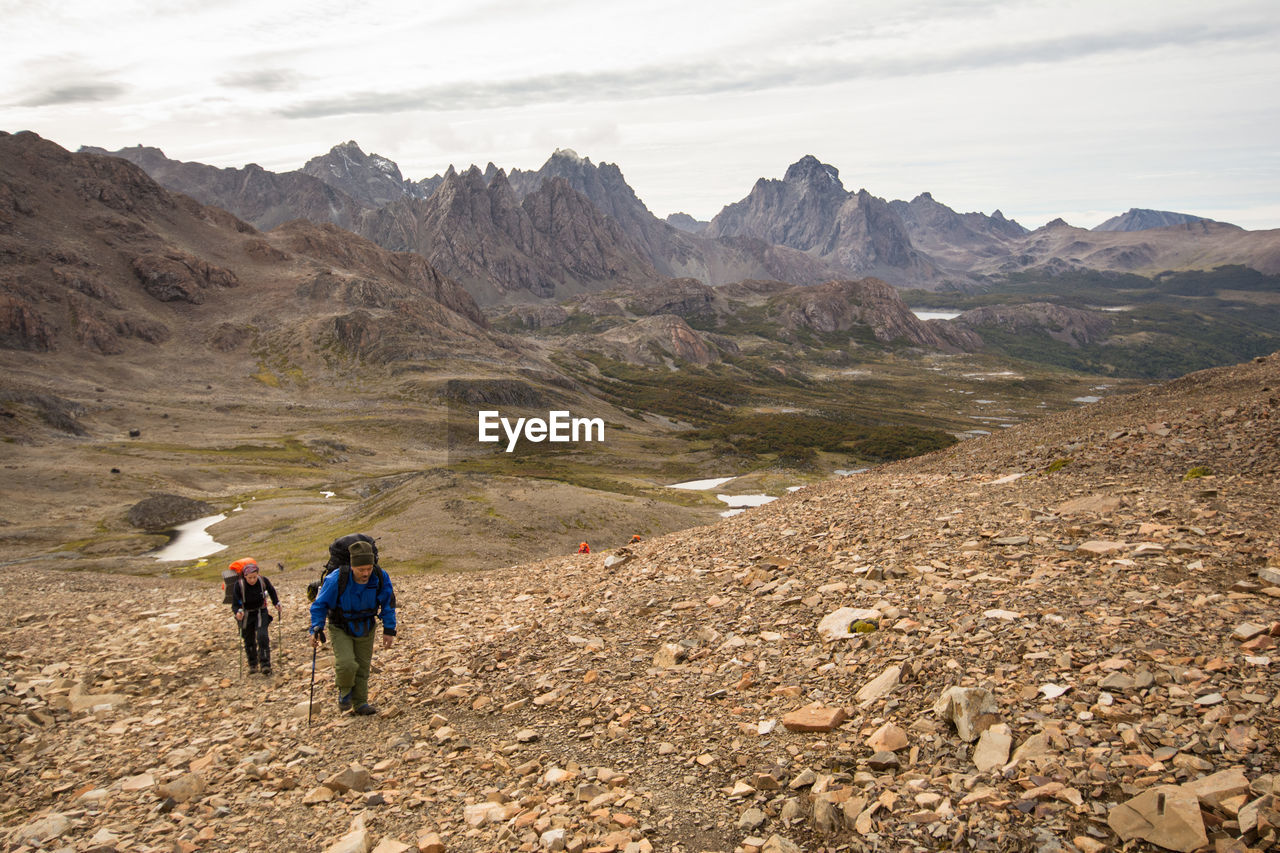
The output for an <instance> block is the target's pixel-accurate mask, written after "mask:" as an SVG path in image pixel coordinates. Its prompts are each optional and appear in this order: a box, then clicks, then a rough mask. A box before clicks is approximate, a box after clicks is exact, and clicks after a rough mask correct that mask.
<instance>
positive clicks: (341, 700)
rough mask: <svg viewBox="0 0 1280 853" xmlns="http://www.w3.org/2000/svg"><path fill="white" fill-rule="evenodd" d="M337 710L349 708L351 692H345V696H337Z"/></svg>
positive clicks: (347, 709)
mask: <svg viewBox="0 0 1280 853" xmlns="http://www.w3.org/2000/svg"><path fill="white" fill-rule="evenodd" d="M338 710H339V711H350V710H351V694H350V693H348V694H346V695H345V696H339V697H338Z"/></svg>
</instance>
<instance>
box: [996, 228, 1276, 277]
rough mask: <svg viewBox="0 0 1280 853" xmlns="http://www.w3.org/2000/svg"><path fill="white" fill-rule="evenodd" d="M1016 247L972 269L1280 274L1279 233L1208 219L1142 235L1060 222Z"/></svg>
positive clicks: (1025, 238)
mask: <svg viewBox="0 0 1280 853" xmlns="http://www.w3.org/2000/svg"><path fill="white" fill-rule="evenodd" d="M1013 249H1014V254H1011V255H1009V256H1006V257H1004V258H1001V257H992V258H989V259H986V260H982V261H978V262H977V263H975V264H974V266H973V267H972V268H971V269H972V270H973V271H975V272H980V273H989V274H990V273H1007V272H1017V271H1022V270H1037V271H1046V272H1050V273H1053V272H1059V271H1064V270H1070V269H1095V270H1114V271H1119V272H1135V273H1138V274H1141V275H1154V274H1156V273H1160V272H1165V271H1167V270H1188V269H1198V270H1211V269H1214V268H1215V267H1219V266H1223V265H1226V264H1242V265H1244V266H1249V267H1252V268H1253V269H1256V270H1258V271H1259V272H1262V273H1267V274H1272V275H1274V274H1276V273H1280V229H1276V230H1272V231H1245V230H1244V229H1242V228H1239V227H1237V226H1235V225H1227V224H1225V223H1222V222H1212V221H1209V220H1201V221H1198V222H1191V223H1187V224H1184V225H1170V226H1167V227H1163V228H1148V229H1145V230H1142V231H1089V230H1086V229H1084V228H1076V227H1073V226H1071V225H1068V224H1067V223H1066V222H1063V221H1062V220H1060V219H1059V220H1054V221H1053V222H1050V223H1049V224H1047V225H1044V226H1042V227H1040V228H1037V229H1036V230H1035V231H1032V232H1031V233H1029V234H1027V235H1026V236H1025V237H1023V238H1022V240H1021V241H1020V242H1019V243H1017V244H1016V245H1015V246H1014V247H1013Z"/></svg>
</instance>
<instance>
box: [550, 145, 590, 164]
mask: <svg viewBox="0 0 1280 853" xmlns="http://www.w3.org/2000/svg"><path fill="white" fill-rule="evenodd" d="M556 159H559V160H568V161H569V162H571V163H580V164H582V165H584V166H590V165H591V158H590V157H583V156H582V155H580V154H579V153H578V152H577V151H574V150H573V149H572V148H557V149H556V150H555V151H553V152H551V156H550V157H548V158H547V162H548V163H550V162H551V161H552V160H556Z"/></svg>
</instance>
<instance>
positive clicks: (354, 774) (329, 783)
mask: <svg viewBox="0 0 1280 853" xmlns="http://www.w3.org/2000/svg"><path fill="white" fill-rule="evenodd" d="M324 786H325V787H326V788H331V789H333V791H335V792H336V793H339V794H345V793H346V792H347V791H360V792H361V793H363V792H365V791H367V790H369V789H370V788H371V787H373V777H372V776H371V775H370V774H369V771H368V770H365V769H364V768H363V767H361V766H360V765H359V764H352V765H350V766H349V767H347V768H346V769H344V770H341V771H339V772H337V773H334V774H333V775H332V776H330V777H329V778H328V779H325V780H324Z"/></svg>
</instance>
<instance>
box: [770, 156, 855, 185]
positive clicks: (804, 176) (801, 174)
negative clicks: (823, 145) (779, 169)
mask: <svg viewBox="0 0 1280 853" xmlns="http://www.w3.org/2000/svg"><path fill="white" fill-rule="evenodd" d="M782 180H784V181H786V182H787V183H793V182H814V181H827V182H830V184H832V185H834V186H835V187H837V188H838V189H840V190H844V184H842V183H841V182H840V170H839V169H837V168H836V167H835V166H832V165H829V164H827V163H823V162H822V161H820V160H819V159H818V158H817V157H814V156H813V155H812V154H806V155H804V156H803V157H801V158H800V159H799V160H797V161H796V162H794V163H792V164H791V165H790V166H788V167H787V173H786V174H785V175H783V177H782Z"/></svg>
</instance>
